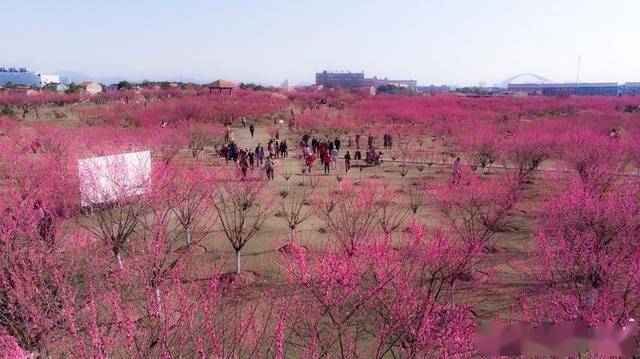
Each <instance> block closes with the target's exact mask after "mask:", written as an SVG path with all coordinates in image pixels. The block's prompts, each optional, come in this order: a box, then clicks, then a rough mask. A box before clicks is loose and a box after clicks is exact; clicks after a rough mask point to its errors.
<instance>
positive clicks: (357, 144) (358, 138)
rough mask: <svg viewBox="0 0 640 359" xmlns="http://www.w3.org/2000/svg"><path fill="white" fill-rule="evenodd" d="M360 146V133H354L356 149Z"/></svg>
mask: <svg viewBox="0 0 640 359" xmlns="http://www.w3.org/2000/svg"><path fill="white" fill-rule="evenodd" d="M359 148H360V135H356V149H359Z"/></svg>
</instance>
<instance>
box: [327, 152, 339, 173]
mask: <svg viewBox="0 0 640 359" xmlns="http://www.w3.org/2000/svg"><path fill="white" fill-rule="evenodd" d="M329 155H330V156H331V167H332V168H333V169H334V170H335V169H336V168H337V166H338V149H337V148H336V147H334V148H333V149H332V150H331V152H330V154H329Z"/></svg>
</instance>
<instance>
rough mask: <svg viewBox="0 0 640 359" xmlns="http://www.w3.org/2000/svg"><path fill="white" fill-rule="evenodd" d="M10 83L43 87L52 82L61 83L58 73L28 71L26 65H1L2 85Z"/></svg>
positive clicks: (0, 78) (0, 80) (0, 76)
mask: <svg viewBox="0 0 640 359" xmlns="http://www.w3.org/2000/svg"><path fill="white" fill-rule="evenodd" d="M8 83H12V84H14V85H22V86H34V87H43V86H45V85H47V84H50V83H60V77H59V76H58V75H44V74H40V73H37V72H33V71H28V70H27V68H26V67H20V68H15V67H8V68H7V67H0V86H4V85H6V84H8Z"/></svg>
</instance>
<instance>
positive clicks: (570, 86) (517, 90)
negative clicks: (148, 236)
mask: <svg viewBox="0 0 640 359" xmlns="http://www.w3.org/2000/svg"><path fill="white" fill-rule="evenodd" d="M634 89H635V91H636V92H634ZM507 91H508V92H509V93H510V94H513V95H529V96H531V95H543V96H571V95H574V96H617V95H620V94H628V95H632V94H634V93H638V94H640V83H637V86H633V83H629V84H625V85H618V84H617V83H615V82H603V83H587V82H585V83H563V84H559V83H547V84H509V85H507Z"/></svg>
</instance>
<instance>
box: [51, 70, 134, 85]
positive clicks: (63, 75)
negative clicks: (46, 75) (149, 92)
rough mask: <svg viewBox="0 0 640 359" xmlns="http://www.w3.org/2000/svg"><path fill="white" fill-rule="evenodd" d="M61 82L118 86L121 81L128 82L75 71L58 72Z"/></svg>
mask: <svg viewBox="0 0 640 359" xmlns="http://www.w3.org/2000/svg"><path fill="white" fill-rule="evenodd" d="M58 75H59V76H60V80H61V81H63V82H66V83H70V82H75V83H77V84H79V83H81V82H84V81H96V82H99V83H101V84H104V85H110V84H116V83H118V82H120V81H124V80H127V79H125V78H123V77H117V76H105V77H93V76H91V75H87V74H83V73H81V72H75V71H58Z"/></svg>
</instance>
